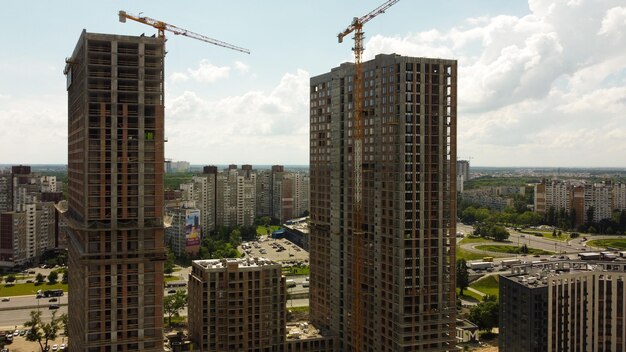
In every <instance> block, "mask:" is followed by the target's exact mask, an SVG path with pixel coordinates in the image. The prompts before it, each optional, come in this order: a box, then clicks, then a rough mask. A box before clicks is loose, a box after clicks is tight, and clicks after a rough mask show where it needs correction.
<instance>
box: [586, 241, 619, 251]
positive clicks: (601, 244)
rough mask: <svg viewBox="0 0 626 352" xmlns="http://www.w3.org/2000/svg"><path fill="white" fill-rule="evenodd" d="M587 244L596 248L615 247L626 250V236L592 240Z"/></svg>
mask: <svg viewBox="0 0 626 352" xmlns="http://www.w3.org/2000/svg"><path fill="white" fill-rule="evenodd" d="M587 245H589V246H591V247H596V248H615V249H617V250H622V251H626V238H609V239H603V240H592V241H589V242H587Z"/></svg>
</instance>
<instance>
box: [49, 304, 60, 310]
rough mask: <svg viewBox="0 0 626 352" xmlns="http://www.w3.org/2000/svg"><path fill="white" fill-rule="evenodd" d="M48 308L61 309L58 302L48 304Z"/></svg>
mask: <svg viewBox="0 0 626 352" xmlns="http://www.w3.org/2000/svg"><path fill="white" fill-rule="evenodd" d="M48 309H59V305H58V304H51V305H50V306H48Z"/></svg>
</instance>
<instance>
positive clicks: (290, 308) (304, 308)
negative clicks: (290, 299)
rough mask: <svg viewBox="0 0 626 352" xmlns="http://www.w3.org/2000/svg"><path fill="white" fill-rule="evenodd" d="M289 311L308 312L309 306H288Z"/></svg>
mask: <svg viewBox="0 0 626 352" xmlns="http://www.w3.org/2000/svg"><path fill="white" fill-rule="evenodd" d="M287 309H288V310H289V311H290V312H292V313H296V312H305V313H308V312H309V306H303V307H289V308H287Z"/></svg>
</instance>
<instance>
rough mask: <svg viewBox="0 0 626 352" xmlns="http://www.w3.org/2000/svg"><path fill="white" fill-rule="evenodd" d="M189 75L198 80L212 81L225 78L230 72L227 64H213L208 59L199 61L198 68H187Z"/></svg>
mask: <svg viewBox="0 0 626 352" xmlns="http://www.w3.org/2000/svg"><path fill="white" fill-rule="evenodd" d="M187 72H188V74H189V77H191V78H193V79H195V80H196V81H198V82H205V83H213V82H215V81H217V80H219V79H222V78H227V77H228V75H229V73H230V67H229V66H215V65H213V64H211V63H210V62H209V61H208V60H206V59H205V60H202V61H200V64H199V65H198V69H196V70H192V69H187Z"/></svg>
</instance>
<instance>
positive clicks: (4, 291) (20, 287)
mask: <svg viewBox="0 0 626 352" xmlns="http://www.w3.org/2000/svg"><path fill="white" fill-rule="evenodd" d="M57 289H63V291H65V292H67V284H62V283H59V282H57V283H56V284H54V285H50V284H48V283H45V284H41V285H35V284H34V283H32V284H16V285H6V284H3V285H1V286H0V297H10V296H26V295H34V294H35V293H36V292H37V290H42V291H45V290H57Z"/></svg>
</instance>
